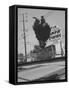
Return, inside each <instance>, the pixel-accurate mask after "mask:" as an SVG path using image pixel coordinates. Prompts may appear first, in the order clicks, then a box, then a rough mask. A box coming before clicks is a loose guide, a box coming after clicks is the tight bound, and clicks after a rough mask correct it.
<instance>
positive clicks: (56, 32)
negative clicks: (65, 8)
mask: <svg viewBox="0 0 69 90" xmlns="http://www.w3.org/2000/svg"><path fill="white" fill-rule="evenodd" d="M61 37H62V35H61V29H60V28H59V27H57V26H53V27H51V33H50V38H49V40H50V41H52V42H53V43H56V42H58V41H59V40H61Z"/></svg>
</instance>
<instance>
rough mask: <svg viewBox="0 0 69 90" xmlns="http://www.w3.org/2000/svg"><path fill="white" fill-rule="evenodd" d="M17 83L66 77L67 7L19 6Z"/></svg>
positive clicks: (63, 78) (55, 79)
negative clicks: (37, 7) (60, 8)
mask: <svg viewBox="0 0 69 90" xmlns="http://www.w3.org/2000/svg"><path fill="white" fill-rule="evenodd" d="M17 19H18V20H17V25H18V26H17V28H18V32H17V40H18V41H17V44H18V47H17V52H18V53H17V54H18V55H17V64H18V66H17V82H19V83H20V82H37V81H38V82H42V81H45V82H46V81H60V80H65V79H66V75H65V68H66V61H65V60H66V59H65V55H66V53H65V31H66V30H65V10H57V9H56V10H54V9H53V10H52V9H49V10H48V9H36V8H35V9H32V8H25V7H24V8H18V9H17Z"/></svg>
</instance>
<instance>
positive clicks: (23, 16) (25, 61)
mask: <svg viewBox="0 0 69 90" xmlns="http://www.w3.org/2000/svg"><path fill="white" fill-rule="evenodd" d="M23 32H24V46H25V62H27V51H26V35H25V23H24V14H23Z"/></svg>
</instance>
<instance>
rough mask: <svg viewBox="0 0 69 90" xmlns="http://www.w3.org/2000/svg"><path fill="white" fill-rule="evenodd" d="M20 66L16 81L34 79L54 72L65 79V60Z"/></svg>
mask: <svg viewBox="0 0 69 90" xmlns="http://www.w3.org/2000/svg"><path fill="white" fill-rule="evenodd" d="M21 68H22V70H20V71H18V82H27V81H34V80H37V79H40V78H43V77H46V78H47V77H49V76H52V75H55V74H57V75H60V79H65V61H59V62H58V61H57V62H51V63H42V64H36V65H29V66H22V67H21Z"/></svg>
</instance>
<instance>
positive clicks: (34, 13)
mask: <svg viewBox="0 0 69 90" xmlns="http://www.w3.org/2000/svg"><path fill="white" fill-rule="evenodd" d="M23 14H24V18H25V21H26V20H27V22H25V29H26V36H27V37H26V42H27V53H29V52H30V50H32V49H33V48H34V45H39V43H38V40H37V39H36V36H35V33H34V31H33V28H32V26H33V24H34V19H33V18H32V17H37V18H39V19H40V17H41V16H42V15H44V16H45V20H46V22H47V23H48V24H49V25H50V26H53V25H57V26H59V27H60V28H61V29H62V34H63V35H64V36H63V37H62V42H63V45H65V11H57V10H43V9H42V10H40V9H25V8H24V9H23V8H19V9H18V53H23V54H24V40H23V22H22V20H23ZM47 16H48V17H47ZM29 42H30V43H29ZM49 43H50V42H48V44H49ZM56 47H57V48H58V47H59V45H58V44H57V46H56ZM59 51H60V49H59V50H58V49H57V52H59Z"/></svg>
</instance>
